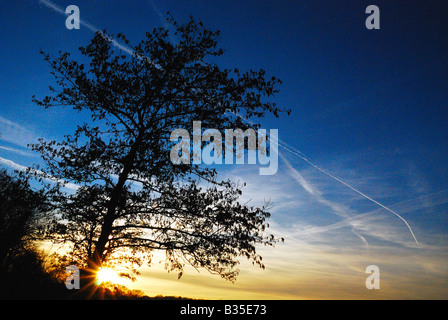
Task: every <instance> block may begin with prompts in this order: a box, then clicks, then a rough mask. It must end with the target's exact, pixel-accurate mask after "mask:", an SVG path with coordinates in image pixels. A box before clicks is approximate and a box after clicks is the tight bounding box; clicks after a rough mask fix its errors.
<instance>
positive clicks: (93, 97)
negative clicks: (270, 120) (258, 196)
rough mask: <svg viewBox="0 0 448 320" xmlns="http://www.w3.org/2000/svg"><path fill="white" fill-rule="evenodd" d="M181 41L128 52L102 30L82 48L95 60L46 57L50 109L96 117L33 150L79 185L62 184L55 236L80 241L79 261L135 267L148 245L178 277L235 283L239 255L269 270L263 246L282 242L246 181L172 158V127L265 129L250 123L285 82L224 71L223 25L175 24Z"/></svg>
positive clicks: (151, 41)
mask: <svg viewBox="0 0 448 320" xmlns="http://www.w3.org/2000/svg"><path fill="white" fill-rule="evenodd" d="M168 20H169V22H170V23H172V25H173V28H174V29H175V30H176V32H175V35H176V36H177V38H178V39H179V41H178V43H176V44H173V43H171V42H170V41H169V31H168V30H167V29H164V28H158V29H154V30H153V31H152V32H148V33H146V37H145V39H144V40H142V41H141V42H140V43H139V44H138V45H136V46H132V45H131V43H130V41H128V40H127V39H126V37H125V36H124V35H122V34H118V35H117V38H118V39H120V40H121V41H123V42H124V43H126V45H127V46H129V48H132V51H133V55H132V56H129V55H124V54H123V53H122V52H120V51H119V50H117V49H116V48H115V46H114V44H115V43H114V41H115V40H112V38H111V37H110V36H108V35H106V33H105V32H97V33H96V35H95V37H94V38H93V39H92V40H91V42H90V44H89V45H87V46H86V47H81V48H80V52H81V54H82V55H84V56H85V58H86V59H87V60H88V61H89V64H88V65H85V64H83V63H80V62H77V61H75V60H71V59H70V54H69V53H62V52H59V55H58V56H57V57H53V56H50V55H49V54H47V53H44V52H42V54H43V55H44V58H45V60H46V61H47V62H48V63H49V65H50V67H51V69H52V72H51V73H52V74H53V75H54V76H55V79H56V82H57V85H58V86H57V87H50V90H51V92H52V94H51V95H50V96H47V97H45V98H43V99H42V100H38V99H36V98H35V97H33V98H34V101H35V102H37V103H38V104H39V105H41V106H44V107H45V108H49V107H54V106H61V105H62V106H71V107H73V109H75V110H80V111H88V112H89V114H90V116H91V121H90V122H89V123H83V124H81V125H79V126H78V127H77V130H76V132H74V134H72V135H67V136H66V137H65V140H63V141H60V142H56V141H50V142H46V141H43V140H41V141H40V142H39V143H38V144H35V145H33V149H34V150H36V151H38V152H40V153H41V154H42V156H43V159H44V160H45V162H46V168H44V169H42V171H44V172H43V173H41V174H40V177H41V178H51V179H63V180H65V181H69V182H72V183H75V184H77V185H79V187H80V188H79V189H78V190H77V191H76V192H74V193H64V192H63V191H62V189H59V190H56V189H55V190H54V193H53V198H52V203H53V205H54V208H55V211H54V214H55V219H54V221H53V222H54V223H52V224H50V225H49V227H51V228H49V230H48V231H49V234H51V235H52V237H53V240H55V241H58V240H59V241H67V243H70V244H71V245H72V247H71V248H72V250H73V251H72V252H73V253H74V257H75V258H78V259H79V263H83V262H84V265H88V266H89V267H90V268H91V269H95V268H99V267H100V266H103V265H105V264H113V263H115V262H116V263H121V264H129V265H132V266H139V265H141V263H142V262H143V261H145V260H148V261H149V260H150V253H151V251H152V250H165V252H166V266H167V268H168V269H169V270H175V271H177V272H179V276H181V275H182V270H183V267H184V265H185V263H188V264H190V265H192V266H193V267H195V268H205V269H207V270H208V271H210V272H211V273H214V274H219V275H220V276H221V277H223V278H225V279H229V280H234V279H235V277H236V275H237V273H238V269H237V268H236V266H237V264H238V260H237V258H238V257H239V256H245V257H247V258H248V259H250V260H251V261H252V262H253V263H254V264H257V265H259V266H260V267H262V268H264V265H263V264H262V259H261V257H260V256H259V255H258V254H257V253H256V248H255V246H256V245H257V244H263V245H269V246H272V245H274V244H275V243H276V242H277V241H278V239H276V238H274V236H273V235H268V236H266V235H264V230H265V228H266V227H267V226H268V224H267V223H266V218H268V217H269V216H270V214H269V212H268V211H267V208H266V207H262V208H257V207H251V206H248V205H243V204H241V203H239V202H238V199H239V196H240V195H241V188H240V187H241V186H239V185H236V184H234V183H232V182H231V181H229V180H226V181H220V180H218V178H217V172H216V170H215V169H213V168H211V167H204V166H200V165H194V164H193V165H185V164H180V165H174V164H173V163H172V162H171V161H170V150H171V147H172V145H173V142H171V141H170V133H171V132H172V131H173V130H175V129H178V128H184V129H187V130H189V132H192V122H193V121H194V120H200V121H202V126H203V127H207V128H216V129H218V130H220V131H223V130H224V129H225V128H241V129H242V130H245V129H248V128H253V129H255V130H256V129H258V128H259V125H258V124H253V125H251V124H249V123H248V122H245V121H243V120H242V119H241V118H236V119H235V117H234V116H233V115H231V114H230V112H233V113H234V114H240V115H242V116H243V117H245V118H247V119H250V118H252V119H254V118H257V117H262V116H264V114H265V113H266V112H269V113H273V114H274V115H275V116H278V114H279V113H280V112H282V111H283V110H280V109H279V108H278V107H277V106H276V105H275V103H272V102H269V101H264V99H266V98H267V97H270V96H272V95H273V94H275V93H277V92H278V91H277V89H276V86H277V84H279V83H280V81H279V80H278V79H276V78H275V77H272V78H271V79H269V80H266V79H265V72H264V71H263V70H260V71H253V70H250V71H248V72H245V73H241V72H239V71H238V70H237V69H235V70H229V69H222V68H220V67H218V65H217V64H216V63H215V62H214V60H215V59H216V58H217V57H219V56H221V55H222V54H223V50H222V49H220V48H218V47H217V41H218V36H219V32H218V31H216V32H214V31H210V30H208V29H206V28H205V27H204V26H203V24H202V23H201V22H196V21H195V20H194V19H193V18H191V19H190V21H189V22H188V23H186V24H183V25H179V24H178V23H177V22H175V21H174V19H172V18H169V19H168Z"/></svg>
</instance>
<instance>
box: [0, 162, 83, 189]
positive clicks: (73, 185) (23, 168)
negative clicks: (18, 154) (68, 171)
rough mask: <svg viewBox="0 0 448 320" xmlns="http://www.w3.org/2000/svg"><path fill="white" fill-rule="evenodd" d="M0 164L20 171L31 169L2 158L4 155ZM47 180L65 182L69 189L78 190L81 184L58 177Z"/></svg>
mask: <svg viewBox="0 0 448 320" xmlns="http://www.w3.org/2000/svg"><path fill="white" fill-rule="evenodd" d="M0 164H3V165H5V166H7V167H10V168H12V169H14V170H18V171H25V170H27V169H29V168H28V167H26V166H23V165H21V164H18V163H16V162H14V161H11V160H9V159H5V158H2V157H0ZM35 171H36V173H38V174H41V173H43V172H42V171H40V170H35ZM45 180H47V181H49V182H61V183H64V187H65V188H67V189H71V190H74V191H76V190H78V189H79V186H78V185H76V184H74V183H71V182H66V181H64V180H61V179H57V178H49V179H45Z"/></svg>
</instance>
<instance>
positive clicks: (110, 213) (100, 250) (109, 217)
mask: <svg viewBox="0 0 448 320" xmlns="http://www.w3.org/2000/svg"><path fill="white" fill-rule="evenodd" d="M140 143H141V134H139V135H138V137H137V139H136V141H135V143H134V144H133V145H132V147H131V150H130V152H129V154H128V155H127V156H126V158H125V161H124V167H123V171H122V172H121V174H120V176H119V178H118V183H117V184H116V185H115V187H114V189H113V191H112V193H111V195H110V202H109V205H108V207H107V213H106V216H105V217H104V221H103V225H102V226H101V234H100V236H99V238H98V241H97V243H96V245H95V249H94V250H93V253H92V255H91V257H89V258H88V261H87V264H88V270H89V272H90V273H91V275H90V276H91V277H93V278H94V277H95V276H96V271H98V269H100V268H101V266H102V263H103V260H104V254H105V249H106V245H107V242H108V241H109V236H110V234H111V232H112V225H113V223H114V221H115V219H116V214H115V213H116V209H117V207H118V203H119V200H120V197H121V195H122V192H123V187H124V185H125V183H126V181H127V180H128V176H129V173H130V172H131V169H132V166H133V162H134V159H135V156H136V154H137V149H138V147H139V144H140Z"/></svg>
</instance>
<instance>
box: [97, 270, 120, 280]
mask: <svg viewBox="0 0 448 320" xmlns="http://www.w3.org/2000/svg"><path fill="white" fill-rule="evenodd" d="M96 278H97V280H96V283H97V284H102V283H106V282H111V283H114V284H121V283H123V279H122V278H121V277H120V276H119V275H118V274H117V273H116V272H115V271H114V270H113V269H111V268H101V269H100V270H98V272H97V273H96Z"/></svg>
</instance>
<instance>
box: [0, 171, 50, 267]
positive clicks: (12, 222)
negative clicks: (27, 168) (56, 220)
mask: <svg viewBox="0 0 448 320" xmlns="http://www.w3.org/2000/svg"><path fill="white" fill-rule="evenodd" d="M44 202H45V197H44V195H43V191H42V190H41V191H35V190H33V189H32V188H31V186H30V184H29V182H28V179H27V178H26V177H24V176H23V175H14V176H13V175H10V174H8V172H7V171H6V170H4V169H1V170H0V271H2V272H5V271H7V270H8V268H9V266H10V264H11V263H12V261H13V260H14V258H15V257H16V256H17V255H20V254H21V253H22V252H23V251H24V250H25V249H26V247H27V245H28V244H29V243H30V242H31V241H32V240H34V239H35V238H36V237H35V236H36V234H37V231H38V230H37V229H38V224H37V221H38V218H39V217H38V216H39V215H40V214H41V213H43V212H44V211H45V210H46V205H45V204H44Z"/></svg>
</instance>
